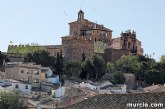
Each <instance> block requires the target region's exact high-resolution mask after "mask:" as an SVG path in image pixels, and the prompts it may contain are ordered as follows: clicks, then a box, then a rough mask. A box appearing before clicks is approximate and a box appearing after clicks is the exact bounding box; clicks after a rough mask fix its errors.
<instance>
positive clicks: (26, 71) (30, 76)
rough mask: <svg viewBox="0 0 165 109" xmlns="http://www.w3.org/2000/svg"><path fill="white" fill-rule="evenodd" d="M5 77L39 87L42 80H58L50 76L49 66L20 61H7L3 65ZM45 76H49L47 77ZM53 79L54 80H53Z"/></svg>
mask: <svg viewBox="0 0 165 109" xmlns="http://www.w3.org/2000/svg"><path fill="white" fill-rule="evenodd" d="M5 66H6V67H5V71H6V75H5V78H6V79H15V80H21V81H24V82H27V83H30V84H32V87H40V84H41V82H42V81H45V82H46V81H47V80H48V81H50V82H53V83H55V82H58V81H59V79H58V76H57V77H51V76H52V74H53V73H52V70H51V69H50V68H49V67H41V65H35V64H34V63H26V64H23V63H21V62H9V63H6V65H5ZM47 77H50V78H48V79H47ZM54 79H55V80H54Z"/></svg>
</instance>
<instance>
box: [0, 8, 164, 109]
mask: <svg viewBox="0 0 165 109" xmlns="http://www.w3.org/2000/svg"><path fill="white" fill-rule="evenodd" d="M112 32H113V31H112V30H111V29H109V28H107V27H104V25H102V24H97V23H94V22H92V21H89V20H87V19H85V13H84V12H83V11H82V10H80V11H79V12H78V18H77V20H76V21H73V22H70V23H69V35H66V36H62V37H61V39H62V44H61V45H38V44H31V45H21V44H20V45H13V43H10V44H9V46H8V51H7V53H2V52H0V92H1V93H0V96H1V101H0V108H1V107H2V109H5V108H6V107H12V106H13V107H12V108H14V109H56V108H57V109H100V108H102V109H121V108H124V109H130V108H134V105H132V104H128V103H136V102H138V103H143V102H147V103H162V104H163V103H165V97H164V96H165V95H164V94H165V93H163V92H165V85H164V83H165V80H164V77H165V57H162V58H161V61H160V62H156V61H155V60H154V59H153V58H152V57H151V56H149V55H145V54H144V53H143V52H144V51H143V48H142V43H141V41H140V40H138V35H137V34H136V31H134V30H130V29H128V30H126V31H122V30H121V33H119V37H116V38H113V37H114V36H113V35H112ZM143 43H144V42H143ZM10 99H12V102H9V101H10ZM5 101H8V102H7V103H6V102H5ZM160 106H162V105H157V107H156V106H155V107H156V108H154V109H157V108H159V107H160ZM137 108H138V107H137Z"/></svg>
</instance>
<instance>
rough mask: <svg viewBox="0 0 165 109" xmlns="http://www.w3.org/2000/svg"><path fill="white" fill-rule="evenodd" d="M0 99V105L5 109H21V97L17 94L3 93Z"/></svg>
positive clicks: (0, 94)
mask: <svg viewBox="0 0 165 109" xmlns="http://www.w3.org/2000/svg"><path fill="white" fill-rule="evenodd" d="M0 98H1V100H0V105H1V106H2V107H3V109H15V108H16V107H21V106H20V103H19V96H18V93H16V92H10V93H8V92H1V93H0Z"/></svg>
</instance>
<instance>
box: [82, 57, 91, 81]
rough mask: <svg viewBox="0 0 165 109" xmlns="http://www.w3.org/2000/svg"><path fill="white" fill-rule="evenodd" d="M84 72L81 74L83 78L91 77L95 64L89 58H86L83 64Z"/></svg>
mask: <svg viewBox="0 0 165 109" xmlns="http://www.w3.org/2000/svg"><path fill="white" fill-rule="evenodd" d="M81 68H82V72H81V74H80V78H81V79H89V78H90V75H91V74H92V72H93V65H92V63H91V61H90V60H89V59H86V60H85V61H84V62H82V64H81Z"/></svg>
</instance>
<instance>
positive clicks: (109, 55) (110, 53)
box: [103, 48, 129, 63]
mask: <svg viewBox="0 0 165 109" xmlns="http://www.w3.org/2000/svg"><path fill="white" fill-rule="evenodd" d="M128 54H129V51H128V50H122V49H111V48H107V49H105V50H104V55H103V57H104V60H105V62H109V61H110V62H113V63H114V62H116V61H117V60H118V59H120V58H121V56H123V55H128Z"/></svg>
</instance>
